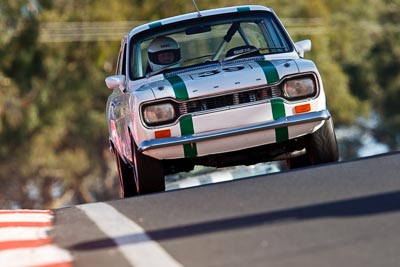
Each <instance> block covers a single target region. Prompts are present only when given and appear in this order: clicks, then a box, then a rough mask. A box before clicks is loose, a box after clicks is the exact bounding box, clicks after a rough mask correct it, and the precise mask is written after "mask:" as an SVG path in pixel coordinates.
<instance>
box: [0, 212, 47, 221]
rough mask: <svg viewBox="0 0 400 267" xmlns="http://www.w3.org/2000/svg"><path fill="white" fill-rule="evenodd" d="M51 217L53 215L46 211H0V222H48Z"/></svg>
mask: <svg viewBox="0 0 400 267" xmlns="http://www.w3.org/2000/svg"><path fill="white" fill-rule="evenodd" d="M52 218H53V215H51V214H47V213H26V212H25V213H11V214H1V213H0V222H50V221H51V220H52Z"/></svg>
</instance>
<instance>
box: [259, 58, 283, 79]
mask: <svg viewBox="0 0 400 267" xmlns="http://www.w3.org/2000/svg"><path fill="white" fill-rule="evenodd" d="M256 62H257V64H258V65H260V67H261V68H262V70H263V71H264V75H265V78H266V79H267V83H268V84H272V83H276V82H278V81H279V73H278V71H277V70H276V68H275V66H274V65H273V64H272V63H271V62H270V61H256Z"/></svg>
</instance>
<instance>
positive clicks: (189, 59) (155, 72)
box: [146, 54, 212, 78]
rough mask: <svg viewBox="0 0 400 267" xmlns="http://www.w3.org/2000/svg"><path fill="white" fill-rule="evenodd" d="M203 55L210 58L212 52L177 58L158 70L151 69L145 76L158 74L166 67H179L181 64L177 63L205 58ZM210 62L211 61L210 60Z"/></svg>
mask: <svg viewBox="0 0 400 267" xmlns="http://www.w3.org/2000/svg"><path fill="white" fill-rule="evenodd" d="M205 57H210V58H211V57H212V54H208V55H203V56H199V57H194V58H187V59H185V58H182V59H181V60H179V61H178V62H175V63H172V64H169V65H166V66H164V67H162V68H161V69H159V70H155V71H151V72H149V73H147V74H146V77H147V78H149V77H151V76H154V75H157V74H160V73H162V72H163V71H165V70H166V69H169V68H171V67H174V66H177V67H181V66H179V64H182V63H187V62H190V61H193V60H197V59H202V58H205ZM210 62H211V61H210Z"/></svg>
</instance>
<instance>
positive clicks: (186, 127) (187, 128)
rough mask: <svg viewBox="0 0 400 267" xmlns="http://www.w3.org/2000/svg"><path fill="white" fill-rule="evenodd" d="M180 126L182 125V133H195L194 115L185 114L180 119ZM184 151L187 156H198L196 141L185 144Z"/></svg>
mask: <svg viewBox="0 0 400 267" xmlns="http://www.w3.org/2000/svg"><path fill="white" fill-rule="evenodd" d="M179 126H180V127H181V135H182V136H184V135H191V134H194V127H193V120H192V116H184V117H182V118H181V119H180V121H179ZM183 151H184V153H185V158H194V157H197V146H196V143H192V144H184V145H183Z"/></svg>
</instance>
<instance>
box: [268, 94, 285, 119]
mask: <svg viewBox="0 0 400 267" xmlns="http://www.w3.org/2000/svg"><path fill="white" fill-rule="evenodd" d="M271 106H272V116H273V118H274V120H276V119H279V118H282V117H285V116H286V112H285V104H284V103H283V100H282V99H272V100H271Z"/></svg>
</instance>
